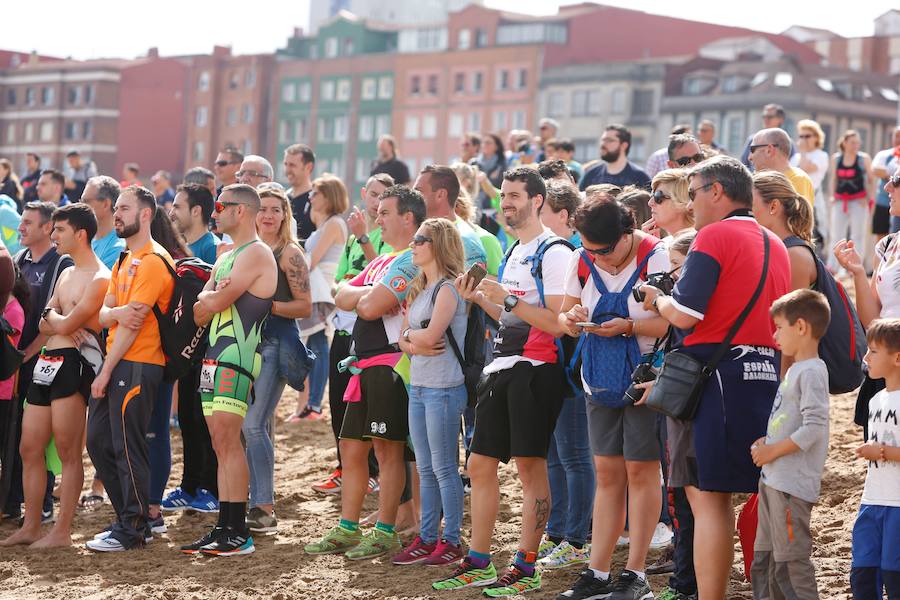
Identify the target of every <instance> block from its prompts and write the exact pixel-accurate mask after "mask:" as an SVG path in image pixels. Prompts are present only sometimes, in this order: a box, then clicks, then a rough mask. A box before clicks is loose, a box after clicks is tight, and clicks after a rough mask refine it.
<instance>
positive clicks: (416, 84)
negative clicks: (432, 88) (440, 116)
mask: <svg viewBox="0 0 900 600" xmlns="http://www.w3.org/2000/svg"><path fill="white" fill-rule="evenodd" d="M421 91H422V78H421V77H419V76H418V75H413V76H412V78H411V79H410V80H409V93H410V94H411V95H413V96H418V95H419V94H420V93H421Z"/></svg>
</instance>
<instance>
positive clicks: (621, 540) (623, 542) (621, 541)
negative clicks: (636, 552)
mask: <svg viewBox="0 0 900 600" xmlns="http://www.w3.org/2000/svg"><path fill="white" fill-rule="evenodd" d="M630 542H631V538H629V537H628V536H627V535H620V536H619V539H617V540H616V546H627V545H628V544H629V543H630Z"/></svg>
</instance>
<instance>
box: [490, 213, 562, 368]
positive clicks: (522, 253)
mask: <svg viewBox="0 0 900 600" xmlns="http://www.w3.org/2000/svg"><path fill="white" fill-rule="evenodd" d="M549 237H555V236H554V235H553V232H552V231H550V230H549V229H547V228H546V227H545V228H544V231H543V232H541V234H540V235H538V236H537V237H536V238H534V239H533V240H531V241H530V242H528V243H527V244H521V243H520V244H518V245H517V246H516V247H515V248H513V251H512V253H511V254H510V255H509V260H507V261H506V266H505V267H504V269H503V277H502V278H501V279H500V283H501V284H503V286H504V287H506V289H507V290H509V293H510V294H514V295H516V296H518V297H519V302H525V303H526V304H532V305H534V306H537V305H539V304H540V295H539V294H538V290H537V283H536V282H535V280H534V277H532V275H531V263H530V262H528V261H527V260H526V259H527V258H528V257H529V256H532V255H534V253H535V251H536V250H537V247H538V246H539V245H540V243H541V242H543V241H544V240H546V239H547V238H549ZM571 256H572V250H570V249H569V248H568V247H566V246H565V245H563V244H556V245H553V246H551V247H550V248H549V249H548V250H547V251H546V253H545V254H544V258H543V261H542V265H541V266H542V272H543V281H544V296H545V297H546V296H562V295H564V294H565V274H566V266H567V265H568V264H569V258H570V257H571ZM526 342H527V348H526V347H525V344H526ZM555 356H556V341H555V339H554V337H553V336H552V335H550V334H549V333H547V332H544V331H541V330H539V329H537V328H536V327H532V326H531V325H529V324H528V323H526V322H525V321H523V320H522V319H520V318H519V317H517V316H516V315H514V314H513V313H511V312H507V311H505V310H501V311H500V330H499V331H498V332H497V337H496V338H494V359H493V360H492V361H491V362H490V363H489V364H488V365H487V366H485V368H484V372H485V373H496V372H497V371H502V370H503V369H510V368H512V367H513V366H514V365H515V364H516V363H517V362H519V361H521V360H527V361H528V362H530V363H531V364H533V365H535V366H537V365H542V364H544V363H547V362H554V358H553V357H555Z"/></svg>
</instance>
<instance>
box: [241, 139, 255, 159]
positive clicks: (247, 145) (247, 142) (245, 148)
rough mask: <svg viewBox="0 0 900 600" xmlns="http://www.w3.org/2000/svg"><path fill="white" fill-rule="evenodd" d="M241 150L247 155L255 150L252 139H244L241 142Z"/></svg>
mask: <svg viewBox="0 0 900 600" xmlns="http://www.w3.org/2000/svg"><path fill="white" fill-rule="evenodd" d="M241 150H242V152H243V153H244V155H245V156H246V155H247V154H251V153H252V152H253V144H251V143H250V140H244V142H243V143H242V144H241Z"/></svg>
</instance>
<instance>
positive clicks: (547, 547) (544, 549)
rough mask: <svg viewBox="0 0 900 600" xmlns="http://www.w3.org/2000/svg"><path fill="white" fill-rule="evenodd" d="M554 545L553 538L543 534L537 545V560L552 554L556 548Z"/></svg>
mask: <svg viewBox="0 0 900 600" xmlns="http://www.w3.org/2000/svg"><path fill="white" fill-rule="evenodd" d="M556 546H557V544H556V543H555V542H554V541H553V540H551V539H550V538H548V537H547V536H544V539H542V540H541V545H540V546H538V562H540V560H541V559H543V558H547V557H548V556H550V555H551V554H553V551H554V550H556Z"/></svg>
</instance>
